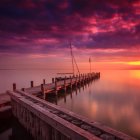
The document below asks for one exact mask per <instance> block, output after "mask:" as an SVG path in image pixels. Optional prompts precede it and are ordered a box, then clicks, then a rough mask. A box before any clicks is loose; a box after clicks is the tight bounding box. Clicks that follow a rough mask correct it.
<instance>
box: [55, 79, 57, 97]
mask: <svg viewBox="0 0 140 140" xmlns="http://www.w3.org/2000/svg"><path fill="white" fill-rule="evenodd" d="M55 95H57V80H55Z"/></svg>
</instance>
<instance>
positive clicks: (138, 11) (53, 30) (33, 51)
mask: <svg viewBox="0 0 140 140" xmlns="http://www.w3.org/2000/svg"><path fill="white" fill-rule="evenodd" d="M70 41H71V42H72V47H73V53H74V55H75V58H76V60H77V63H78V65H79V67H80V68H81V69H82V68H87V67H88V66H89V63H88V60H89V57H91V60H92V65H93V67H94V68H96V69H140V0H0V69H15V68H71V58H70V49H69V42H70Z"/></svg>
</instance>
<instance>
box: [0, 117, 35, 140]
mask: <svg viewBox="0 0 140 140" xmlns="http://www.w3.org/2000/svg"><path fill="white" fill-rule="evenodd" d="M0 140H34V139H33V138H32V137H31V136H30V135H29V134H28V133H27V131H26V130H25V129H24V128H23V127H22V126H21V125H20V123H19V122H18V121H17V119H16V118H14V117H12V118H10V119H8V120H5V121H2V122H1V123H0Z"/></svg>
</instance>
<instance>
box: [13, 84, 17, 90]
mask: <svg viewBox="0 0 140 140" xmlns="http://www.w3.org/2000/svg"><path fill="white" fill-rule="evenodd" d="M15 90H16V83H13V91H15Z"/></svg>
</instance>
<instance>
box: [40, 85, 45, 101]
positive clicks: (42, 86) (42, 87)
mask: <svg viewBox="0 0 140 140" xmlns="http://www.w3.org/2000/svg"><path fill="white" fill-rule="evenodd" d="M41 91H42V93H43V96H44V100H45V99H46V94H45V88H44V84H41Z"/></svg>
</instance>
